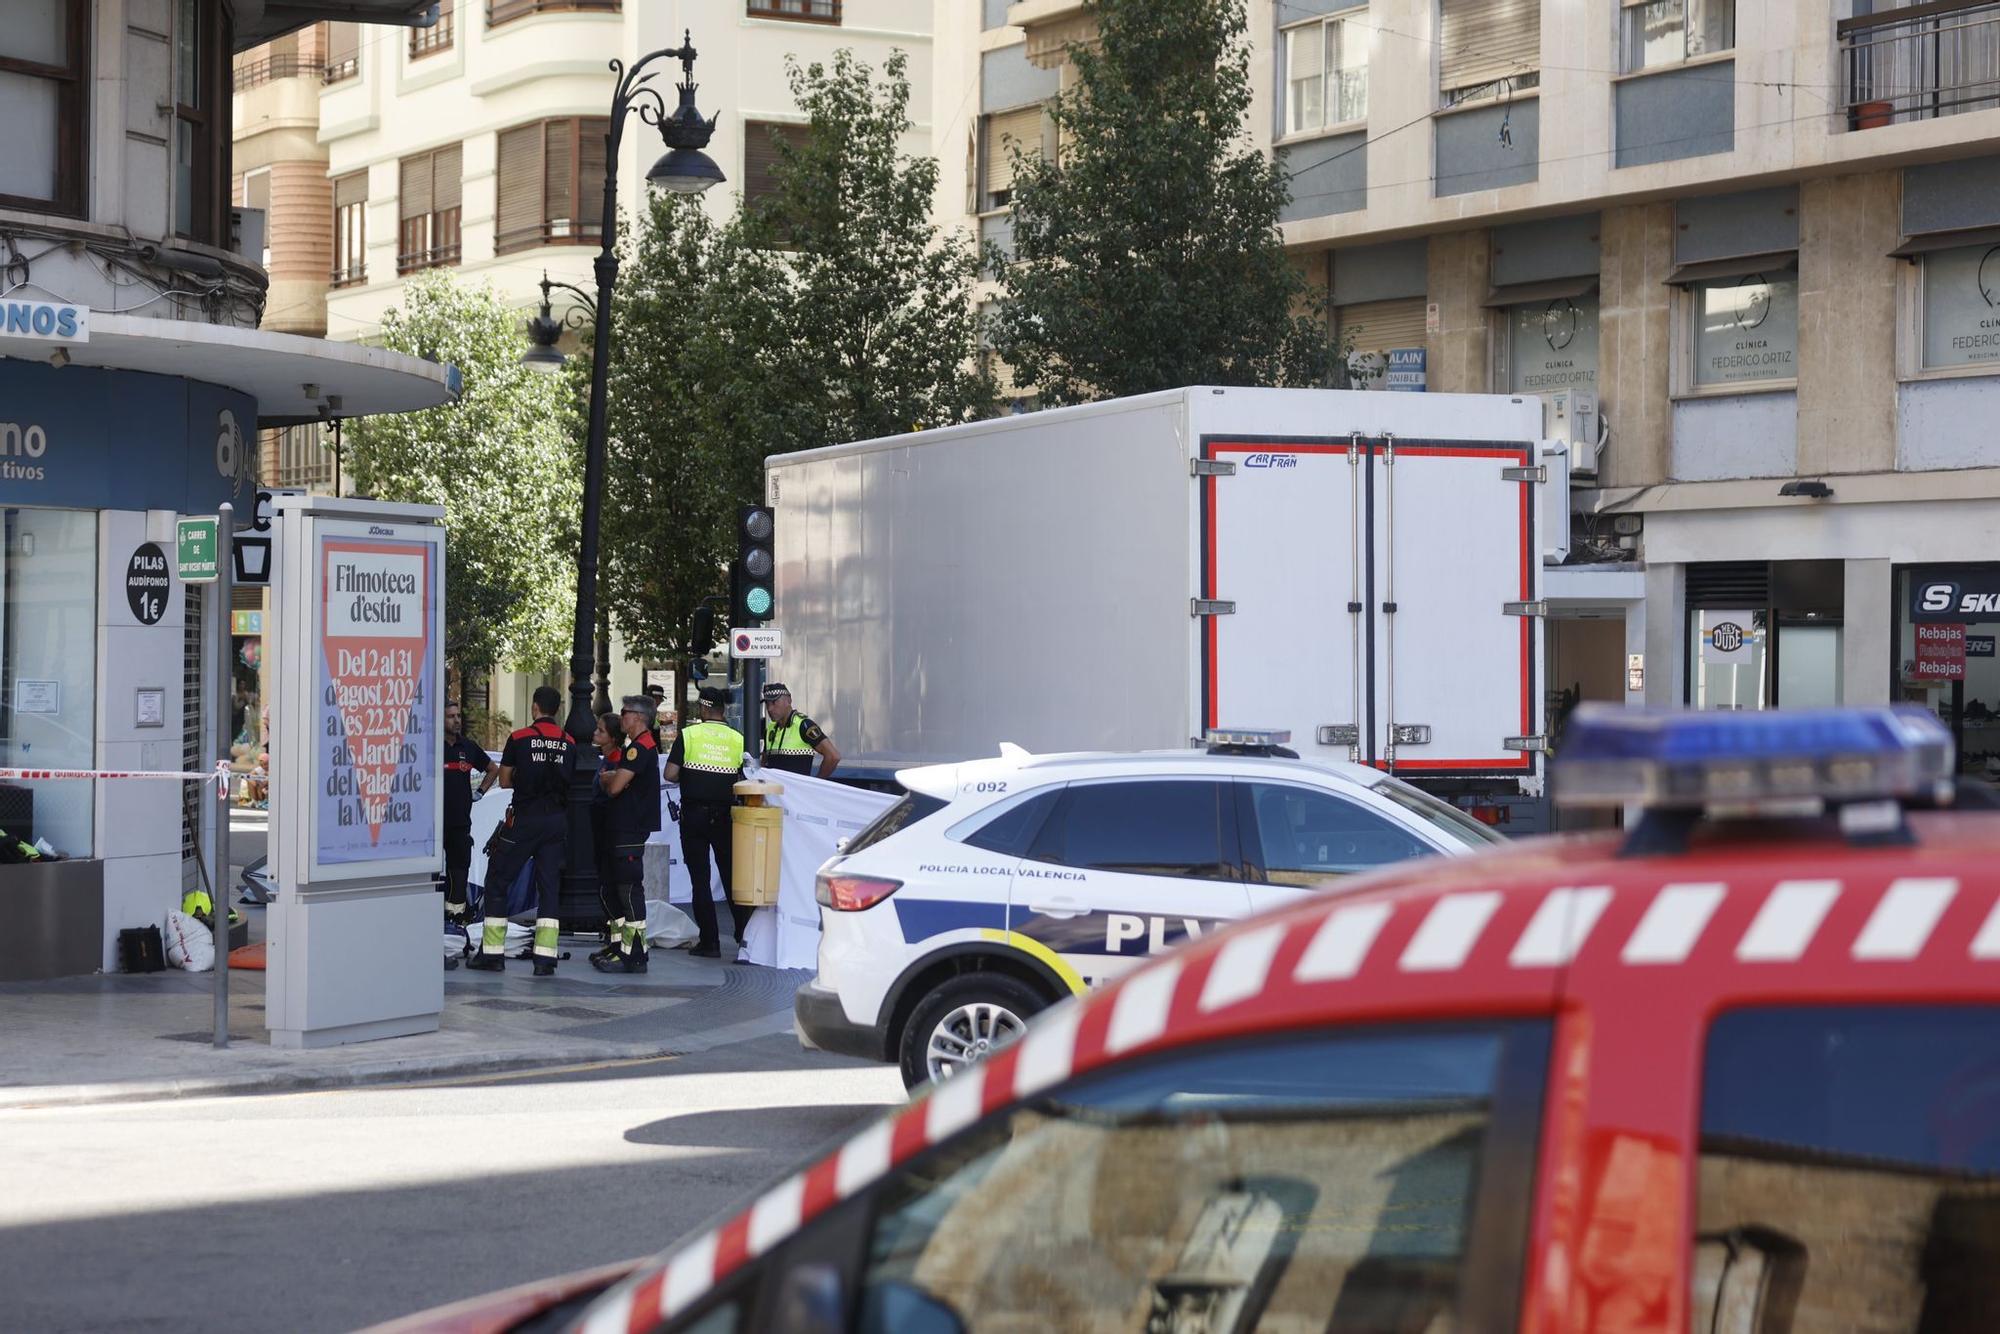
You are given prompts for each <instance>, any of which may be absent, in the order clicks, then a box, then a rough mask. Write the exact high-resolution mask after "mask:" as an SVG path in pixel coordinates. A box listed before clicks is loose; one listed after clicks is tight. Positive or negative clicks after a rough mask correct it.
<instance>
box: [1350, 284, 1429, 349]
mask: <svg viewBox="0 0 2000 1334" xmlns="http://www.w3.org/2000/svg"><path fill="white" fill-rule="evenodd" d="M1339 314H1340V336H1341V338H1342V339H1343V340H1345V339H1346V337H1347V335H1348V334H1349V333H1352V334H1353V335H1354V348H1355V350H1356V351H1357V352H1387V351H1388V350H1389V349H1390V348H1392V347H1422V346H1424V298H1422V297H1408V298H1400V299H1398V300H1395V301H1357V302H1355V303H1354V304H1353V305H1351V306H1342V307H1340V310H1339Z"/></svg>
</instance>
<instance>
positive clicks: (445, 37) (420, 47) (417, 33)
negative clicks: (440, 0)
mask: <svg viewBox="0 0 2000 1334" xmlns="http://www.w3.org/2000/svg"><path fill="white" fill-rule="evenodd" d="M451 10H452V7H451V6H450V5H443V6H441V7H440V9H439V13H438V21H437V22H436V23H433V24H432V25H431V26H430V27H428V28H412V29H410V59H412V60H416V59H418V58H419V57H421V56H428V55H432V54H434V53H436V52H438V51H449V50H451V41H452V12H451Z"/></svg>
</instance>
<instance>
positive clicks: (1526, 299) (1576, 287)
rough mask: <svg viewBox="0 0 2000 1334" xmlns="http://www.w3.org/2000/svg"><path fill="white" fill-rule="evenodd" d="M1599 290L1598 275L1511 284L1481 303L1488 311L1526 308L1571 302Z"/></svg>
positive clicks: (1492, 293) (1488, 295)
mask: <svg viewBox="0 0 2000 1334" xmlns="http://www.w3.org/2000/svg"><path fill="white" fill-rule="evenodd" d="M1596 290H1597V275H1596V274H1594V273H1592V274H1588V275H1585V276H1583V277H1577V278H1548V279H1544V280H1543V281H1541V282H1538V283H1509V284H1507V285H1506V286H1505V287H1496V288H1494V289H1492V290H1491V291H1489V292H1488V293H1487V294H1486V300H1484V301H1482V302H1480V304H1481V305H1483V306H1485V307H1487V308H1488V309H1498V308H1499V307H1501V306H1525V305H1528V304H1529V303H1531V302H1535V301H1560V300H1563V299H1564V298H1565V297H1566V298H1568V299H1569V300H1571V301H1574V300H1576V298H1578V297H1580V296H1588V295H1589V294H1590V293H1592V292H1595V291H1596Z"/></svg>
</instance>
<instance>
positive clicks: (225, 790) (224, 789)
mask: <svg viewBox="0 0 2000 1334" xmlns="http://www.w3.org/2000/svg"><path fill="white" fill-rule="evenodd" d="M232 772H233V771H232V770H231V769H230V767H229V761H227V760H217V761H216V762H215V770H214V772H212V773H180V772H178V771H172V770H163V769H0V780H4V779H13V780H15V781H31V780H44V779H61V778H166V779H172V780H173V781H174V782H177V783H213V784H215V789H216V797H217V799H218V800H221V801H227V800H229V779H230V777H231V775H232Z"/></svg>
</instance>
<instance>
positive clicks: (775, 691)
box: [764, 681, 792, 704]
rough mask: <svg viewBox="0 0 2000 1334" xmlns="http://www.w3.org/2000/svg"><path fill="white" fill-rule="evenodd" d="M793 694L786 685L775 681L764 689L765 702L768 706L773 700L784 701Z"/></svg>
mask: <svg viewBox="0 0 2000 1334" xmlns="http://www.w3.org/2000/svg"><path fill="white" fill-rule="evenodd" d="M791 693H792V688H791V687H790V686H788V685H786V684H785V683H784V682H783V681H773V682H771V684H769V685H767V686H765V687H764V702H765V703H766V704H769V703H770V702H771V701H772V700H774V699H784V698H786V697H788V696H789V695H790V694H791Z"/></svg>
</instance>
